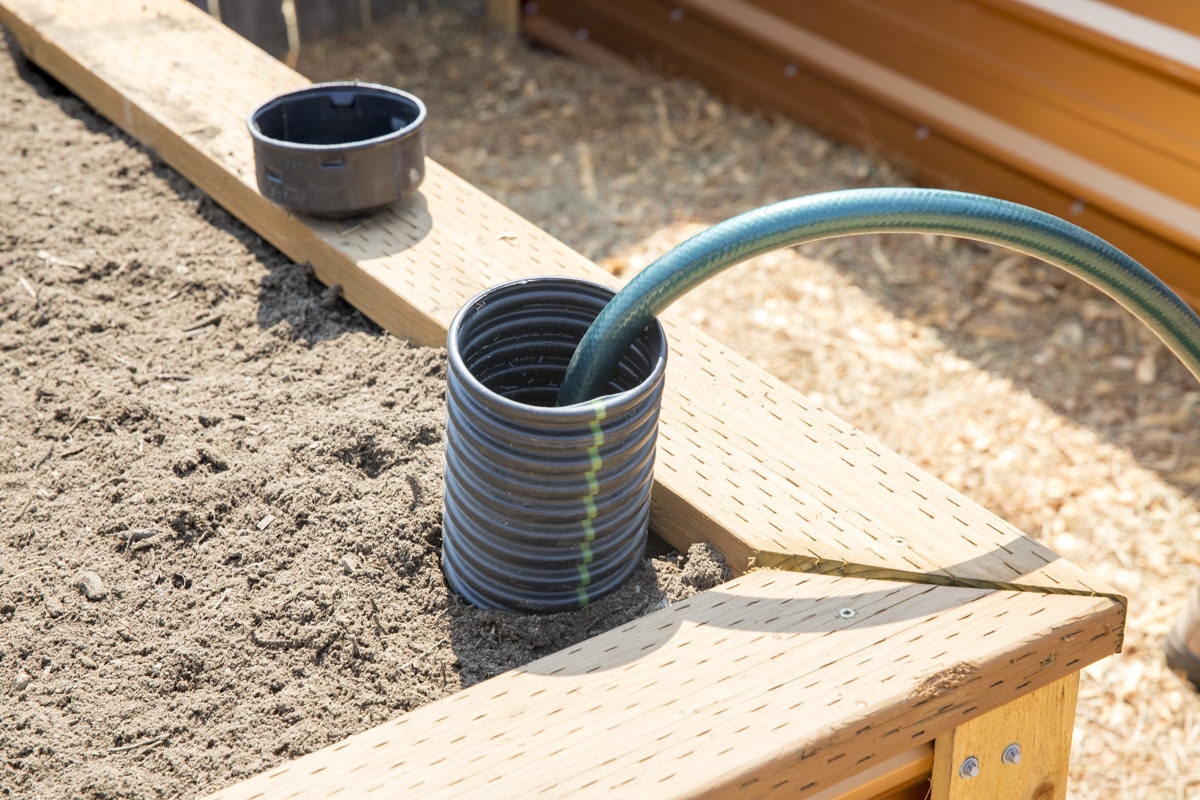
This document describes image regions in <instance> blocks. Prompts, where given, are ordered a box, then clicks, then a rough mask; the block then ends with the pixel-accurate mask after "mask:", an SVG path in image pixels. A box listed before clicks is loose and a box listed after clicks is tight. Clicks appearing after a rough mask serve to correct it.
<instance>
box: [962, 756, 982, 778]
mask: <svg viewBox="0 0 1200 800" xmlns="http://www.w3.org/2000/svg"><path fill="white" fill-rule="evenodd" d="M958 774H959V775H960V776H962V777H964V778H974V777H976V776H977V775H979V759H978V758H976V757H975V756H967V757H966V758H965V759H964V760H963V763H962V766H961V767H959V768H958Z"/></svg>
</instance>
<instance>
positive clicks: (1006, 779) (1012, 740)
mask: <svg viewBox="0 0 1200 800" xmlns="http://www.w3.org/2000/svg"><path fill="white" fill-rule="evenodd" d="M1078 695H1079V674H1078V673H1074V674H1071V675H1067V676H1066V677H1064V678H1061V679H1059V680H1057V681H1055V682H1054V683H1051V684H1049V685H1048V686H1043V687H1042V688H1040V689H1038V690H1036V691H1034V692H1031V693H1029V694H1028V695H1025V696H1024V697H1021V698H1018V699H1017V700H1014V701H1013V702H1011V703H1008V704H1006V705H1003V706H1001V707H1000V708H997V709H995V710H994V711H989V712H988V713H986V714H982V715H980V716H979V717H976V718H975V719H973V720H971V721H969V722H966V723H964V724H962V725H959V726H958V727H957V728H955V729H954V730H952V731H950V732H949V733H945V734H942V735H941V736H939V737H938V738H937V742H936V743H935V744H934V763H933V786H932V798H931V800H974V798H978V797H1003V798H1007V800H1066V797H1067V766H1068V764H1069V762H1070V759H1071V733H1072V730H1073V728H1074V721H1075V701H1076V699H1077V698H1078ZM1014 745H1015V746H1016V747H1017V748H1018V752H1019V754H1020V755H1019V757H1018V758H1015V759H1010V760H1008V761H1006V760H1005V758H1004V754H1005V750H1006V749H1007V748H1009V747H1011V746H1014ZM969 758H973V759H975V764H976V768H977V773H976V774H974V775H969V774H968V775H964V774H963V772H962V765H963V762H964V761H966V760H967V759H969Z"/></svg>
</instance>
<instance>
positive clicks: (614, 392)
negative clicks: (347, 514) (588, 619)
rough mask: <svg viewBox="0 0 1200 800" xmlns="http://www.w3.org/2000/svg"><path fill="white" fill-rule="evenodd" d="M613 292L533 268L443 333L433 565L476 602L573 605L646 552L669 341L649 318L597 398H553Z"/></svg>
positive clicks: (601, 589) (523, 607)
mask: <svg viewBox="0 0 1200 800" xmlns="http://www.w3.org/2000/svg"><path fill="white" fill-rule="evenodd" d="M612 296H613V292H612V291H611V290H609V289H606V288H604V287H602V286H600V285H598V284H593V283H589V282H586V281H579V280H574V279H568V278H530V279H524V280H519V281H513V282H511V283H506V284H502V285H500V286H496V287H493V288H491V289H488V290H487V291H485V292H483V293H482V294H480V295H478V296H476V297H475V298H474V299H472V300H471V301H470V302H468V303H467V304H466V305H465V306H464V307H463V308H462V310H461V311H459V313H458V315H457V316H456V317H455V319H454V321H453V323H451V326H450V331H449V335H448V337H447V349H448V351H449V353H448V358H449V371H448V380H447V411H448V421H447V428H446V431H447V432H446V482H445V507H444V514H443V516H444V519H443V531H444V536H443V540H442V555H443V564H444V569H445V573H446V578H447V581H448V583H449V584H450V586H451V588H453V589H454V590H455V591H457V592H458V593H459V594H461V595H462V596H463V597H465V598H466V599H467V600H468V601H469V602H471V603H472V604H473V605H476V606H479V607H482V608H507V609H512V610H519V611H563V610H567V609H572V608H579V607H581V606H584V605H586V604H587V603H589V602H591V601H592V600H595V599H597V598H599V597H601V596H603V595H604V594H607V593H608V592H610V591H612V590H614V589H616V588H617V587H618V586H620V585H621V583H623V582H624V581H625V579H626V578H628V577H629V575H630V574H631V573H632V572H633V571H634V569H635V568H636V567H637V565H638V563H639V562H640V561H641V560H642V558H643V557H644V554H645V549H646V538H647V527H648V523H649V516H650V488H651V485H652V483H653V480H652V478H653V471H654V450H655V441H656V437H657V433H658V412H659V407H660V405H661V401H662V389H663V371H664V369H665V366H666V358H667V344H666V336H665V334H664V332H663V329H662V327H661V326H660V325H659V324H658V323H657V322H654V323H653V324H652V325H650V326H648V327H647V328H646V329H645V330H644V331H643V332H642V333H641V335H640V336H639V337H638V338H637V340H636V341H635V342H634V344H633V345H632V346H631V347H630V348H629V350H628V352H627V353H626V354H625V356H624V357H623V358H622V359H621V362H620V364H619V366H618V368H617V370H616V372H615V374H614V376H613V378H612V379H611V380H610V382H609V384H608V387H607V391H608V393H607V394H605V395H604V396H602V397H598V398H596V399H594V400H591V401H588V402H586V403H580V404H577V405H574V406H566V407H556V406H555V401H556V399H557V397H558V388H559V384H560V383H561V381H562V378H563V375H564V374H565V372H566V367H567V364H568V363H569V362H570V360H571V355H572V354H573V353H574V352H575V347H576V345H577V344H578V343H579V340H580V339H581V338H582V337H583V334H584V332H585V331H586V330H587V328H588V326H589V325H590V324H591V322H592V320H593V319H595V317H596V315H597V314H598V313H599V312H600V309H602V308H603V307H604V306H605V305H606V304H607V303H608V301H609V300H610V299H611V298H612Z"/></svg>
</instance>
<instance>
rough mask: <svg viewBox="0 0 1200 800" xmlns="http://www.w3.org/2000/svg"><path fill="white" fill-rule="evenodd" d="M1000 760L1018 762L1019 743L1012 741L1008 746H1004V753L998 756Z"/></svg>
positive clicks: (1019, 758) (1019, 757) (1019, 761)
mask: <svg viewBox="0 0 1200 800" xmlns="http://www.w3.org/2000/svg"><path fill="white" fill-rule="evenodd" d="M1000 760H1001V761H1003V762H1004V763H1005V764H1020V763H1021V745H1019V744H1017V743H1016V742H1013V743H1012V744H1010V745H1009V746H1008V747H1006V748H1004V755H1002V756H1000Z"/></svg>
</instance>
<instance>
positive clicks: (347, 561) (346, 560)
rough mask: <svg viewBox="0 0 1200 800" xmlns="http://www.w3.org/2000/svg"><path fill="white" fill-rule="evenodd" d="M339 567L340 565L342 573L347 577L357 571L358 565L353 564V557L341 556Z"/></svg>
mask: <svg viewBox="0 0 1200 800" xmlns="http://www.w3.org/2000/svg"><path fill="white" fill-rule="evenodd" d="M341 565H342V571H343V572H345V573H346V574H347V575H353V574H354V573H355V572H357V571H358V564H357V563H356V562H355V560H354V556H351V555H345V556H342V560H341Z"/></svg>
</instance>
